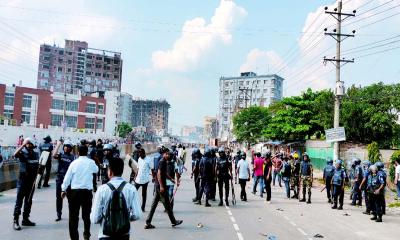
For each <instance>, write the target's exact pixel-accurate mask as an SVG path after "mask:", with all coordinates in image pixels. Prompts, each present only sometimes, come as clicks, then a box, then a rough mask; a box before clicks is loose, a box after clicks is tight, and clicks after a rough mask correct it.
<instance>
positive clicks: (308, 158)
mask: <svg viewBox="0 0 400 240" xmlns="http://www.w3.org/2000/svg"><path fill="white" fill-rule="evenodd" d="M305 156H307V161H310V156H309V155H308V153H307V152H304V153H303V160H304V157H305Z"/></svg>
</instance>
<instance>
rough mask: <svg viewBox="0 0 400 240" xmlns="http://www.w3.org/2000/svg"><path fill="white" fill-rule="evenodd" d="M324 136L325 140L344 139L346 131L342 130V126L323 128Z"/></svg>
mask: <svg viewBox="0 0 400 240" xmlns="http://www.w3.org/2000/svg"><path fill="white" fill-rule="evenodd" d="M325 136H326V141H327V142H340V141H346V133H345V131H344V127H338V128H331V129H327V130H325Z"/></svg>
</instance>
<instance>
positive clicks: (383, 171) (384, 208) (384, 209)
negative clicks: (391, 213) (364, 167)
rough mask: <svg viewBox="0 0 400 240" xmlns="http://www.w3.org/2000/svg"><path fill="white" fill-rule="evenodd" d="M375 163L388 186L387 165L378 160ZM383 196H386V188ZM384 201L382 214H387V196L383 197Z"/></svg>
mask: <svg viewBox="0 0 400 240" xmlns="http://www.w3.org/2000/svg"><path fill="white" fill-rule="evenodd" d="M375 165H376V167H377V168H378V175H380V177H381V178H382V179H383V180H384V182H385V186H386V179H387V174H386V172H385V169H384V168H385V165H384V164H383V162H381V161H378V162H376V163H375ZM383 196H385V190H383ZM382 202H383V207H382V214H383V215H385V214H386V199H385V197H383V199H382Z"/></svg>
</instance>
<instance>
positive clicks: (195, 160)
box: [191, 148, 202, 202]
mask: <svg viewBox="0 0 400 240" xmlns="http://www.w3.org/2000/svg"><path fill="white" fill-rule="evenodd" d="M201 157H202V156H201V152H200V149H198V148H195V149H193V152H192V174H191V178H193V179H194V187H195V190H196V195H195V197H194V198H193V202H197V201H199V200H200V196H199V192H200V177H199V174H200V160H201Z"/></svg>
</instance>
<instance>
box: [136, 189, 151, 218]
mask: <svg viewBox="0 0 400 240" xmlns="http://www.w3.org/2000/svg"><path fill="white" fill-rule="evenodd" d="M148 185H149V183H145V184H138V183H135V187H136V189H137V190H138V191H139V188H142V211H143V212H144V210H145V207H146V200H147V186H148Z"/></svg>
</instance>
